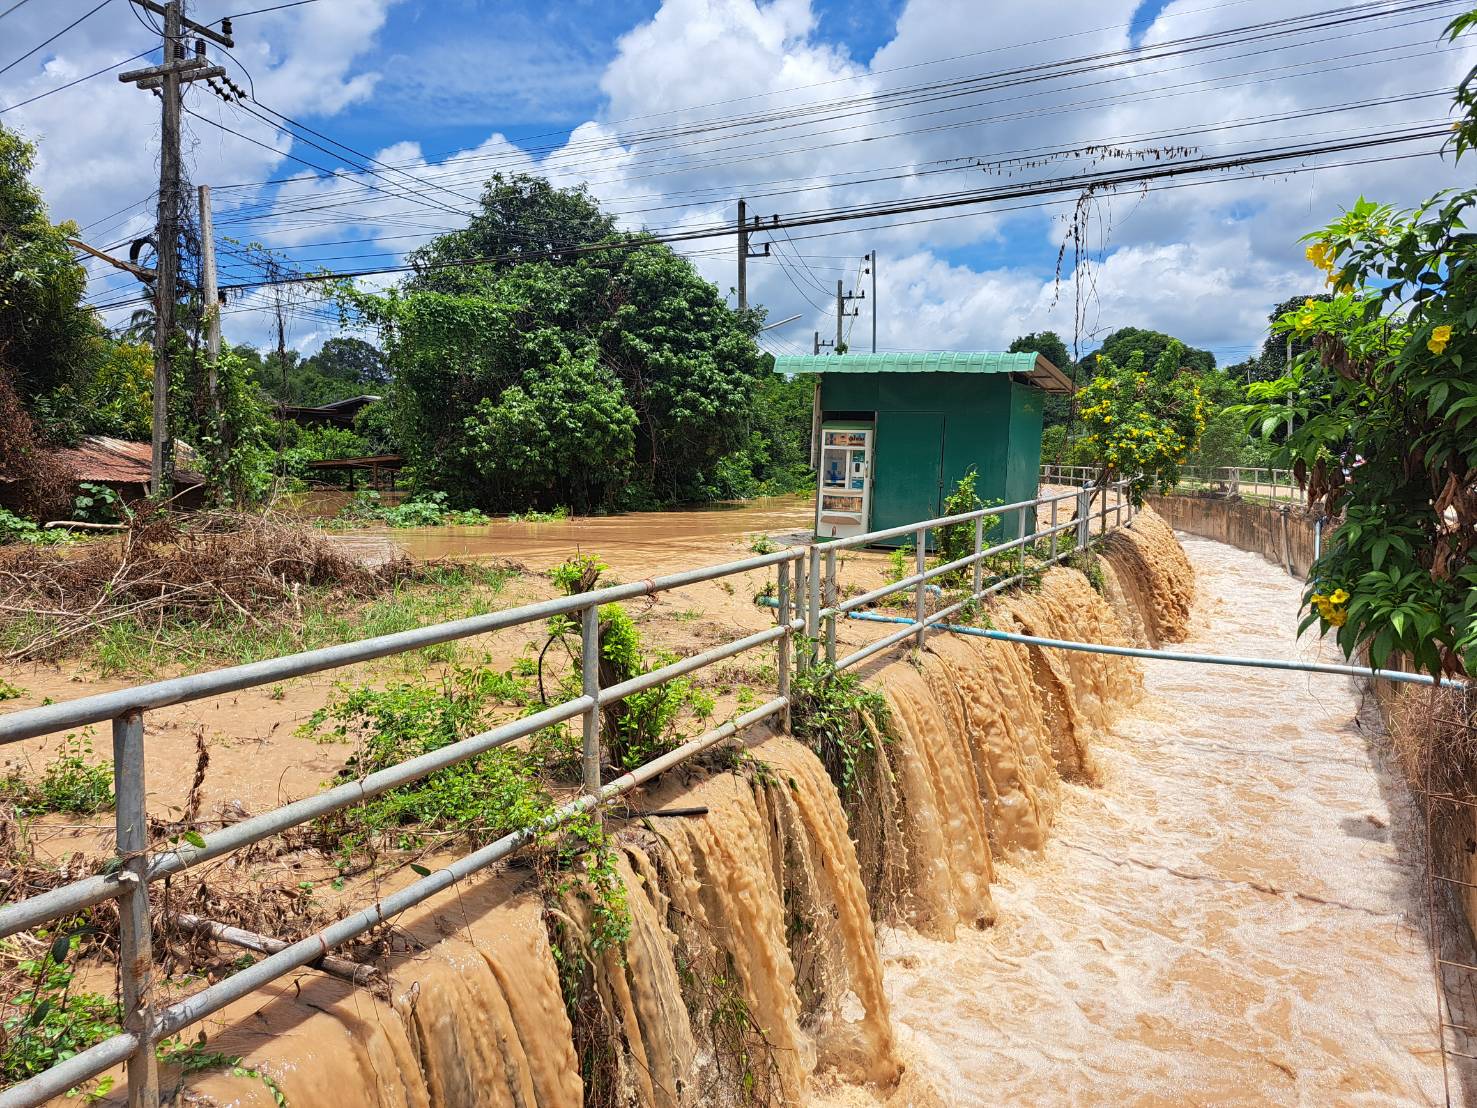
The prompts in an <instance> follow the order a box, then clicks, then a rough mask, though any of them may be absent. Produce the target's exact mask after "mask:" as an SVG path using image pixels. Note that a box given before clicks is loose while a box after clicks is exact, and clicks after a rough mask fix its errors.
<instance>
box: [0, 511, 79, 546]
mask: <svg viewBox="0 0 1477 1108" xmlns="http://www.w3.org/2000/svg"><path fill="white" fill-rule="evenodd" d="M70 538H71V536H70V535H68V534H67V533H66V532H65V531H62V530H54V531H48V530H47V529H46V528H44V527H42V526H41V525H40V524H39V523H37V522H36V521H35V520H33V519H27V518H26V517H25V516H18V515H16V514H15V513H14V512H12V511H10V510H9V509H8V508H0V544H3V543H8V542H29V543H38V544H42V545H49V544H52V543H62V542H67V541H68V540H69V539H70Z"/></svg>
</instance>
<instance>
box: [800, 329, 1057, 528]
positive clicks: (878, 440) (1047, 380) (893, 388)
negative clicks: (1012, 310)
mask: <svg viewBox="0 0 1477 1108" xmlns="http://www.w3.org/2000/svg"><path fill="white" fill-rule="evenodd" d="M775 369H776V370H777V371H778V372H780V373H784V374H790V375H793V374H797V373H814V374H818V375H819V385H818V387H817V389H816V409H815V422H816V430H817V432H818V437H819V455H820V456H819V479H818V483H817V490H816V535H817V536H819V537H821V538H845V537H847V536H850V535H859V534H862V533H864V532H866V531H880V530H883V529H885V528H889V527H896V526H900V525H902V524H905V523H913V522H916V521H918V520H922V519H931V518H933V517H935V516H938V515H940V514H941V511H942V507H943V502H944V499H945V497H947V496H948V495H949V493H950V491H951V490H952V489H953V488H954V486H955V485H956V484H958V482H959V479H960V478H961V477H963V476H964V475H965V474H966V473H967V472H968V471H969V470H970V469H971V468H973V469H974V470H975V472H976V473H977V474H978V479H977V481H976V485H975V489H976V491H977V492H978V493H979V495H980V497H981V499H983V500H984V501H985V502H986V503H989V502H991V501H995V502H997V503H1010V502H1013V501H1017V500H1029V499H1031V498H1032V497H1034V496H1035V495H1036V486H1037V479H1038V476H1039V473H1040V468H1041V409H1042V397H1043V395H1044V393H1047V392H1055V393H1064V394H1069V393H1071V392H1072V382H1071V380H1070V379H1068V377H1067V376H1066V375H1065V374H1064V373H1063V372H1062V371H1061V370H1060V369H1058V368H1057V367H1056V366H1054V365H1052V364H1051V362H1050V361H1048V360H1047V359H1046V358H1044V357H1042V356H1041V355H1040V354H1030V353H1026V354H996V353H978V354H967V353H928V354H925V353H919V354H840V355H806V356H799V357H794V356H784V357H777V358H776V359H775ZM813 449H814V448H813Z"/></svg>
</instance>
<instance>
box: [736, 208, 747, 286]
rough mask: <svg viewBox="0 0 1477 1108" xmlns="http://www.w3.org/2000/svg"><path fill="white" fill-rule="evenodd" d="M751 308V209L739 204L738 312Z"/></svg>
mask: <svg viewBox="0 0 1477 1108" xmlns="http://www.w3.org/2000/svg"><path fill="white" fill-rule="evenodd" d="M748 306H749V209H748V206H747V205H746V204H745V203H744V202H743V201H742V200H740V201H739V202H738V310H739V311H743V310H744V309H746V308H747V307H748Z"/></svg>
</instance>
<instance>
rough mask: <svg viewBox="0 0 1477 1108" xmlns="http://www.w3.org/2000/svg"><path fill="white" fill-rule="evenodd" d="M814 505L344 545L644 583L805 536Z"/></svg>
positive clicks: (417, 533) (509, 527)
mask: <svg viewBox="0 0 1477 1108" xmlns="http://www.w3.org/2000/svg"><path fill="white" fill-rule="evenodd" d="M814 503H815V501H814V499H813V498H812V497H810V496H807V495H801V496H776V497H766V498H762V499H759V500H749V501H744V502H742V503H733V504H717V505H712V506H709V507H704V508H690V509H686V510H680V511H666V512H627V513H624V514H622V515H612V516H577V517H574V518H571V519H564V520H555V521H552V522H548V523H528V522H523V521H517V522H515V521H513V520H497V521H495V522H493V523H488V524H483V525H480V526H475V527H411V528H372V529H369V530H365V531H354V532H350V533H348V534H346V535H343V536H342V537H341V541H343V542H345V543H347V544H349V545H350V546H352V547H354V548H355V549H359V550H363V551H364V552H365V554H366V555H367V556H370V557H372V556H374V554H375V553H377V552H388V551H390V550H394V549H399V550H403V551H405V552H406V553H407V554H409V555H410V556H411V557H412V558H416V559H420V560H427V559H431V558H460V559H469V558H470V559H490V558H504V559H510V560H512V561H516V562H524V563H526V564H527V565H529V566H530V567H537V568H542V567H544V566H548V565H553V564H555V563H557V562H559V561H562V560H563V559H565V558H567V557H569V556H570V555H571V554H573V553H575V552H576V551H580V552H584V553H596V554H600V555H601V556H602V557H604V558H605V559H606V561H608V562H610V563H611V566H612V568H613V569H616V570H618V571H620V572H635V571H637V570H638V569H639V570H640V571H641V573H642V575H643V576H649V575H650V574H652V573H668V572H672V571H674V570H678V569H688V568H691V567H693V566H700V565H708V564H712V563H714V562H719V561H729V560H732V559H735V558H739V557H742V556H744V555H745V554H747V553H748V552H749V551H748V540H749V539H750V538H751V537H752V536H753V535H755V534H758V533H761V532H762V533H766V534H768V533H774V532H797V533H799V532H804V530H805V528H806V527H807V526H808V525H809V524H810V521H811V512H812V508H813V505H814ZM797 537H798V536H797Z"/></svg>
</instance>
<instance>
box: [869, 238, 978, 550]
mask: <svg viewBox="0 0 1477 1108" xmlns="http://www.w3.org/2000/svg"><path fill="white" fill-rule="evenodd" d="M867 269H869V270H870V271H871V273H872V353H873V354H875V353H877V251H875V250H873V251H872V255H871V258H870V261H869V264H868V265H867ZM976 564H978V563H976Z"/></svg>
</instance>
